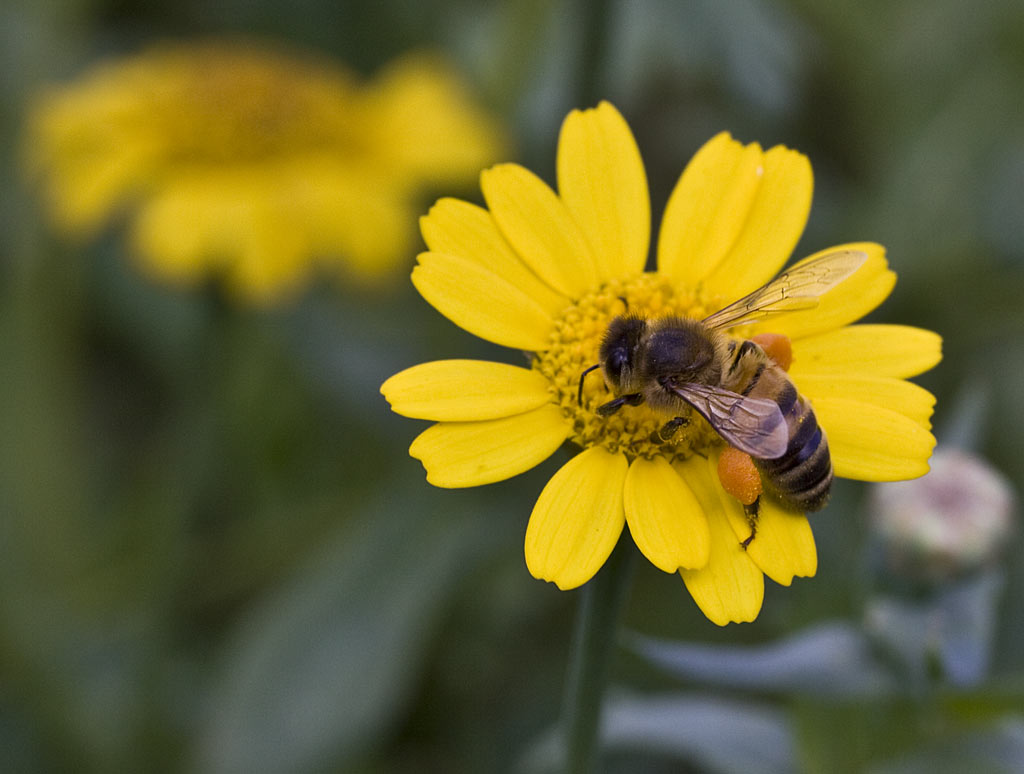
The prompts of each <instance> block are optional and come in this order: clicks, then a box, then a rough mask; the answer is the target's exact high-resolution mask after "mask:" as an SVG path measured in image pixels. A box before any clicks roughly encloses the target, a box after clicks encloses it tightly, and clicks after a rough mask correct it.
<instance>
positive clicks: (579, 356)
mask: <svg viewBox="0 0 1024 774" xmlns="http://www.w3.org/2000/svg"><path fill="white" fill-rule="evenodd" d="M719 300H720V299H714V298H706V297H704V296H703V295H702V294H701V293H699V292H696V291H689V290H687V289H680V288H677V287H673V285H672V284H671V283H670V282H669V281H668V279H667V278H665V277H663V276H660V275H658V274H656V273H644V274H640V275H638V276H634V277H630V278H625V279H614V280H611V281H610V282H608V283H606V284H605V285H603V286H601V287H600V288H599V289H598V290H596V291H594V292H592V293H589V294H587V295H585V296H583V297H582V298H580V299H579V300H577V301H576V302H575V303H574V304H573V305H572V306H569V307H568V308H566V309H565V311H564V312H562V314H561V315H560V316H559V317H558V318H557V319H556V320H555V325H554V327H553V329H552V333H551V343H550V346H549V348H548V349H547V350H546V351H544V352H540V353H538V354H537V358H536V359H535V361H534V364H533V367H534V368H535V369H536V370H538V371H539V372H540V373H542V374H543V375H544V376H545V377H547V379H548V380H549V381H550V383H551V391H552V396H553V399H554V401H555V402H556V403H557V404H558V405H559V406H561V407H562V412H563V413H564V414H565V416H566V418H567V419H569V420H571V422H572V427H573V434H572V436H571V439H572V441H573V442H574V443H576V444H578V445H579V446H582V447H584V448H588V447H590V446H603V447H604V448H606V449H607V450H608V451H610V452H612V453H620V452H621V453H624V454H626V455H627V456H629V457H631V458H634V457H646V458H651V457H655V456H658V455H661V456H663V457H666V458H668V460H669V461H670V462H671V461H672V460H674V459H676V458H684V459H685V458H686V457H689V456H690V455H691V454H693V453H702V452H704V451H705V450H707V449H708V448H710V447H711V446H713V445H716V444H720V443H721V439H720V438H719V437H718V435H717V434H716V433H715V432H714V430H713V429H712V428H711V426H710V425H709V424H708V423H707V422H706V421H705V420H704V419H703V417H701V416H700V415H698V414H697V413H696V412H692V411H689V410H687V413H686V414H685V415H682V416H684V417H685V418H686V419H687V420H688V421H687V422H685V423H684V424H683V425H682V426H680V427H679V428H678V429H677V430H676V431H675V432H674V433H673V434H672V435H671V436H670V437H669V439H668V440H662V439H661V438H660V437H659V436H658V431H659V430H660V429H661V428H662V427H663V426H664V425H665V423H666V422H668V421H669V420H670V419H672V418H673V416H672V415H669V414H666V413H664V412H656V411H654V410H652V409H651V408H649V407H648V406H647V405H645V404H641V405H639V406H629V405H626V406H623V407H622V408H620V409H619V410H618V411H617V412H615V413H614V414H611V415H610V416H601V415H600V414H598V413H597V409H598V407H599V406H602V405H603V404H605V403H607V402H608V401H610V400H612V399H613V398H615V397H616V396H615V395H614V394H613V393H612V392H611V391H610V390H609V389H608V388H607V386H606V385H605V384H604V380H603V379H602V378H601V375H600V371H595V372H594V373H591V374H589V375H587V376H586V377H584V380H583V400H582V401H579V400H578V399H577V395H578V390H579V385H580V376H581V375H582V374H583V371H584V370H585V369H587V368H589V367H590V366H593V365H595V364H597V363H598V350H599V348H600V346H601V340H602V338H603V337H604V334H605V331H606V330H607V329H608V325H609V323H611V321H612V320H614V319H615V318H616V317H618V316H620V315H623V314H627V313H628V314H631V315H637V316H641V317H646V318H652V319H653V318H659V317H670V316H678V317H691V318H694V319H698V320H699V319H702V318H704V317H706V316H707V315H708V314H710V313H711V312H712V311H714V310H716V309H719V308H721V306H723V305H724V304H720V303H717V302H718V301H719Z"/></svg>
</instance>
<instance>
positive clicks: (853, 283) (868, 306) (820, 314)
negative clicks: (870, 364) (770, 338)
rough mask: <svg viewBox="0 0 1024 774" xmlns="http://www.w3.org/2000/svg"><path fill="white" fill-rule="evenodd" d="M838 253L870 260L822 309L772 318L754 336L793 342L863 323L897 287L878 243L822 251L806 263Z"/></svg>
mask: <svg viewBox="0 0 1024 774" xmlns="http://www.w3.org/2000/svg"><path fill="white" fill-rule="evenodd" d="M836 250H861V251H863V252H865V253H867V256H868V259H867V261H865V262H864V264H863V265H862V266H861V267H860V268H859V269H857V271H856V272H855V273H854V274H853V275H852V276H850V277H847V278H846V279H845V280H844V281H843V282H841V283H840V284H839V285H837V286H836V287H834V288H832V290H830V291H828V292H827V293H825V295H823V296H822V297H821V299H820V301H819V303H818V306H816V307H814V308H813V309H809V310H807V311H799V312H789V313H787V314H780V315H778V316H777V317H772V318H771V319H769V320H766V321H764V322H761V323H758V324H756V325H754V326H752V331H751V332H752V333H761V332H771V333H784V334H786V335H787V336H789V337H790V338H791V339H799V338H801V337H803V336H812V335H814V334H816V333H822V332H824V331H831V330H835V329H836V328H841V327H842V326H844V325H847V324H849V323H851V322H854V321H856V320H859V319H860V318H861V317H863V316H864V315H866V314H867V313H868V312H870V311H872V310H873V309H874V308H875V307H877V306H878V305H879V304H881V303H882V302H883V301H884V300H885V299H886V298H888V296H889V294H890V293H891V292H892V289H893V286H894V285H895V284H896V274H895V273H894V272H892V271H890V270H889V266H888V262H887V261H886V260H885V248H884V247H882V246H881V245H879V244H875V243H874V242H851V243H849V244H844V245H837V246H835V247H830V248H828V249H827V250H821V251H819V252H817V253H814V255H810V256H808V257H807V258H805V259H804V261H809V260H811V259H813V258H817V257H819V256H821V255H825V254H826V253H831V252H835V251H836ZM804 261H800V262H799V263H803V262H804Z"/></svg>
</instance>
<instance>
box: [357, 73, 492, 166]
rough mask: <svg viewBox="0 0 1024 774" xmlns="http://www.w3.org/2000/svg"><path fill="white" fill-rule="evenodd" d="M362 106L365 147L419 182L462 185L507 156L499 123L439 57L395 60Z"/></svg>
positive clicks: (371, 86)
mask: <svg viewBox="0 0 1024 774" xmlns="http://www.w3.org/2000/svg"><path fill="white" fill-rule="evenodd" d="M361 107H362V108H363V110H364V111H365V114H364V115H363V116H362V118H363V120H364V121H365V122H366V127H367V129H366V136H365V137H361V138H360V140H361V142H362V143H363V145H362V146H361V147H363V148H365V151H366V152H368V153H372V154H375V155H376V156H377V159H378V161H377V163H380V164H387V165H389V166H392V167H395V168H396V171H398V172H399V173H403V174H406V175H408V176H410V177H412V178H413V179H414V180H416V181H417V182H418V181H419V180H423V181H431V182H435V183H445V184H448V183H453V184H459V183H462V182H464V181H465V180H466V179H467V178H470V177H472V176H473V175H475V174H476V172H477V171H478V170H479V169H481V168H482V167H484V166H486V165H487V164H491V163H493V162H494V161H495V160H496V159H498V158H501V156H502V155H503V154H502V147H503V145H504V141H503V138H502V136H501V132H500V131H499V126H498V124H497V122H496V121H495V120H494V119H493V118H492V117H491V116H489V115H487V114H486V113H485V112H484V111H483V110H480V109H479V108H477V107H476V105H475V104H474V101H473V100H472V99H471V95H470V94H469V91H468V89H467V88H466V87H465V84H464V83H463V82H462V80H461V79H460V78H459V76H458V73H457V72H456V71H455V70H454V69H453V68H451V67H450V66H449V65H448V64H447V63H446V62H445V61H443V60H442V59H441V58H440V57H437V56H434V55H430V54H424V53H413V54H406V55H405V56H402V57H400V58H398V59H395V60H394V61H392V62H391V63H390V64H388V65H387V66H386V67H385V68H384V69H382V70H381V71H380V72H379V73H378V74H377V76H376V77H375V78H374V80H373V82H372V83H371V84H369V85H368V86H367V87H366V88H365V89H364V91H363V95H362V100H361Z"/></svg>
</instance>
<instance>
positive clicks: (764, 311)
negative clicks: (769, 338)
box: [703, 250, 868, 328]
mask: <svg viewBox="0 0 1024 774" xmlns="http://www.w3.org/2000/svg"><path fill="white" fill-rule="evenodd" d="M867 259H868V256H867V253H865V252H862V251H860V250H835V251H833V252H831V253H826V254H825V255H822V256H819V257H817V258H812V259H811V260H809V261H804V262H803V263H798V264H797V265H796V266H794V267H793V268H791V269H790V270H789V271H785V272H783V273H782V274H780V275H779V276H778V277H776V278H775V279H773V280H772V281H771V282H769V283H768V284H767V285H764V286H763V287H760V288H758V289H757V290H755V291H754V292H753V293H751V294H749V295H747V296H744V297H743V298H741V299H740V300H739V301H736V302H734V303H732V304H729V306H727V307H725V309H721V310H719V311H717V312H715V313H714V314H712V315H709V316H708V317H705V318H704V320H703V323H704V325H706V326H707V327H709V328H725V327H727V326H730V325H744V324H746V323H752V322H755V321H757V320H763V319H764V318H765V317H768V316H770V315H773V314H779V313H780V312H792V311H795V310H797V309H811V308H813V307H815V306H817V305H818V298H819V297H820V296H821V295H822V294H823V293H825V292H826V291H828V290H831V289H832V288H834V287H835V286H836V285H838V284H839V283H840V282H842V281H843V280H844V279H846V278H847V277H849V276H850V275H851V274H853V273H854V272H855V271H857V269H859V268H860V267H861V264H863V263H864V261H866V260H867Z"/></svg>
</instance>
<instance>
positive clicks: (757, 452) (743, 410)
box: [665, 382, 789, 459]
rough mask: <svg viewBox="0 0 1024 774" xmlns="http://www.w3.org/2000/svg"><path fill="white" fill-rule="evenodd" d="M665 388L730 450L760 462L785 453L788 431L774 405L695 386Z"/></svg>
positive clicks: (668, 385)
mask: <svg viewBox="0 0 1024 774" xmlns="http://www.w3.org/2000/svg"><path fill="white" fill-rule="evenodd" d="M665 387H667V388H668V389H669V390H671V391H672V392H674V393H675V394H676V395H678V396H679V397H680V398H682V399H683V400H685V401H686V402H687V403H689V404H690V405H691V406H693V407H694V408H695V409H696V410H697V412H698V413H699V414H700V415H701V416H702V417H704V418H705V419H706V420H707V421H708V422H710V423H711V426H712V427H713V428H714V429H715V432H717V433H718V434H719V435H720V436H722V438H723V439H724V440H725V441H726V443H728V444H729V445H730V446H734V447H736V448H737V449H739V450H740V451H742V452H746V453H747V454H749V455H750V456H751V457H758V458H761V459H775V458H776V457H781V456H782V455H783V454H784V453H785V451H786V446H787V445H788V444H789V430H788V428H787V427H786V421H785V419H783V416H782V411H781V410H780V409H779V405H778V404H777V403H776V402H775V401H772V400H765V399H763V398H749V397H747V396H745V395H740V394H739V393H735V392H730V391H729V390H724V389H722V388H721V387H712V386H711V385H707V384H696V383H692V382H686V383H684V384H666V385H665Z"/></svg>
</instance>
